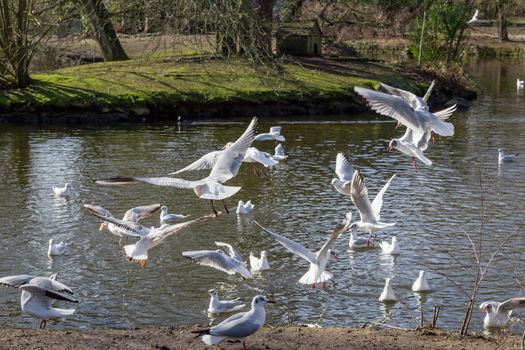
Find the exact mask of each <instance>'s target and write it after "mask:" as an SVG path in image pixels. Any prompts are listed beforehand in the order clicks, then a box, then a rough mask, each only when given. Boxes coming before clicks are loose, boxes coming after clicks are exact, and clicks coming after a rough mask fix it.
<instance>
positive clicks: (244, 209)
mask: <svg viewBox="0 0 525 350" xmlns="http://www.w3.org/2000/svg"><path fill="white" fill-rule="evenodd" d="M254 207H255V205H253V204H252V201H251V200H248V201H246V203H244V202H243V201H241V200H240V201H239V203H238V204H237V211H236V213H237V214H250V213H251V212H252V210H253V208H254Z"/></svg>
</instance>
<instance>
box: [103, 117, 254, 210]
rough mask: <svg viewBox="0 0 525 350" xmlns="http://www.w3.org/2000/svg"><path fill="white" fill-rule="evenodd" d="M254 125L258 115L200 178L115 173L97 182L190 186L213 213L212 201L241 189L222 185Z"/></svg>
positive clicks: (249, 141)
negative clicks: (206, 173) (207, 202)
mask: <svg viewBox="0 0 525 350" xmlns="http://www.w3.org/2000/svg"><path fill="white" fill-rule="evenodd" d="M256 127H257V118H256V117H254V118H253V119H252V121H251V123H250V125H248V128H247V129H246V130H245V131H244V133H243V134H242V135H241V136H240V137H239V138H238V139H237V141H235V142H234V143H232V144H231V145H230V146H229V147H228V148H226V149H225V150H223V151H222V152H221V154H220V155H219V157H218V159H217V162H216V163H215V165H214V166H213V168H212V169H211V172H210V174H209V175H208V176H207V177H205V178H203V179H201V180H197V181H188V180H184V179H179V178H173V177H133V176H117V177H113V178H110V179H107V180H99V181H97V183H98V184H102V185H125V184H133V183H148V184H152V185H156V186H169V187H177V188H187V189H193V191H194V192H195V194H196V195H197V196H198V197H199V198H201V199H209V200H210V201H211V207H212V210H213V212H214V213H215V215H217V210H216V209H215V207H214V206H213V201H214V200H224V199H226V198H229V197H231V196H233V195H234V194H235V193H237V192H238V191H239V190H240V189H241V187H239V186H225V185H224V183H225V182H226V181H228V180H230V179H231V178H233V177H235V176H236V175H237V173H238V171H239V167H240V166H241V164H242V162H243V159H244V156H245V154H246V151H247V150H248V148H249V147H250V145H251V144H252V142H253V139H254V137H255V128H256ZM223 205H224V209H225V210H226V212H228V213H229V211H228V207H226V204H225V203H224V202H223Z"/></svg>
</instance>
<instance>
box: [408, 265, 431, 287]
mask: <svg viewBox="0 0 525 350" xmlns="http://www.w3.org/2000/svg"><path fill="white" fill-rule="evenodd" d="M412 291H413V292H430V291H432V288H430V285H429V284H428V281H427V279H426V277H425V271H423V270H421V271H419V276H418V278H417V279H416V280H415V281H414V283H413V284H412Z"/></svg>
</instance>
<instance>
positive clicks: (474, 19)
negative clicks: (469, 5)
mask: <svg viewBox="0 0 525 350" xmlns="http://www.w3.org/2000/svg"><path fill="white" fill-rule="evenodd" d="M478 14H479V11H478V9H476V11H474V15H473V16H472V18H471V19H469V20H468V22H467V24H470V23H473V22H476V21H477V20H478Z"/></svg>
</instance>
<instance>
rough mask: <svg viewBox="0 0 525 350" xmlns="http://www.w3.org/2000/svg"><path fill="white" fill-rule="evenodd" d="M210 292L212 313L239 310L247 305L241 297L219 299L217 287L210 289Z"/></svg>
mask: <svg viewBox="0 0 525 350" xmlns="http://www.w3.org/2000/svg"><path fill="white" fill-rule="evenodd" d="M208 294H209V295H210V305H209V306H208V312H209V313H212V314H220V313H224V312H233V311H239V310H240V309H242V308H243V307H245V306H246V304H243V303H242V301H241V300H240V299H239V298H237V299H235V300H219V293H218V292H217V291H216V290H215V289H210V290H209V291H208Z"/></svg>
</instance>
